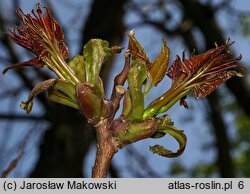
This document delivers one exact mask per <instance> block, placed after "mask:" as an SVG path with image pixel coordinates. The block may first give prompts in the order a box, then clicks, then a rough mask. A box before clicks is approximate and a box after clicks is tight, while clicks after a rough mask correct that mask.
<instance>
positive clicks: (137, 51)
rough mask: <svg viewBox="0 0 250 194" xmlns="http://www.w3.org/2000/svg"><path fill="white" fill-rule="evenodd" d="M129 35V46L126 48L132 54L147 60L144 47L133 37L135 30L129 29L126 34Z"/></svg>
mask: <svg viewBox="0 0 250 194" xmlns="http://www.w3.org/2000/svg"><path fill="white" fill-rule="evenodd" d="M128 37H129V46H128V49H129V50H130V51H131V53H132V55H134V56H136V55H137V57H140V58H141V59H143V60H147V55H146V53H145V51H144V48H143V47H142V45H141V44H140V43H139V41H138V40H137V39H136V38H135V32H134V31H130V33H129V34H128Z"/></svg>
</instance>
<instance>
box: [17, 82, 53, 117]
mask: <svg viewBox="0 0 250 194" xmlns="http://www.w3.org/2000/svg"><path fill="white" fill-rule="evenodd" d="M55 81H56V79H48V80H46V81H43V82H40V83H39V84H37V85H36V86H35V87H34V88H33V89H32V90H31V92H30V94H29V96H28V99H27V101H25V102H21V104H20V106H21V108H22V109H24V110H25V111H26V112H27V113H30V111H31V110H32V107H33V98H34V97H35V96H37V95H38V94H40V93H41V92H43V91H45V90H48V89H49V88H50V87H52V86H53V85H54V83H55Z"/></svg>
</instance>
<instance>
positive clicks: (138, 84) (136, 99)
mask: <svg viewBox="0 0 250 194" xmlns="http://www.w3.org/2000/svg"><path fill="white" fill-rule="evenodd" d="M128 48H129V49H130V52H131V55H132V62H131V67H130V69H129V73H128V86H129V89H128V91H129V93H128V94H129V95H130V99H131V105H132V108H131V111H130V114H129V115H128V118H129V119H130V120H142V117H143V112H144V96H143V93H142V86H143V84H144V82H145V80H146V78H147V69H146V65H147V56H146V54H145V52H144V49H143V47H142V46H141V45H140V43H139V42H138V41H137V40H136V38H135V37H134V34H133V33H131V32H130V33H129V46H128Z"/></svg>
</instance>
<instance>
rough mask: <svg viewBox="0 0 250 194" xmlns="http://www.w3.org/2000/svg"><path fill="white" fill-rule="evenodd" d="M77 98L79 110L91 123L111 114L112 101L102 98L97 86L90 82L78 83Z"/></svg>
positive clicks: (95, 122)
mask: <svg viewBox="0 0 250 194" xmlns="http://www.w3.org/2000/svg"><path fill="white" fill-rule="evenodd" d="M77 100H78V103H79V106H80V111H81V112H82V113H83V115H84V116H85V117H86V118H87V120H88V122H89V123H91V124H93V125H95V124H97V123H98V122H99V121H100V120H101V119H103V118H106V117H108V116H110V115H111V114H112V111H113V103H112V102H111V101H110V100H106V99H104V98H103V96H102V93H101V92H100V90H99V87H98V86H95V85H93V84H90V83H80V84H78V85H77Z"/></svg>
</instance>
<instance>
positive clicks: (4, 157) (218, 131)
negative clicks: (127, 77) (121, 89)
mask: <svg viewBox="0 0 250 194" xmlns="http://www.w3.org/2000/svg"><path fill="white" fill-rule="evenodd" d="M20 2H22V1H20ZM20 2H19V1H16V0H13V1H8V3H7V1H6V2H5V1H2V2H0V30H1V31H3V32H4V31H7V29H8V27H9V26H13V24H15V23H16V22H17V21H16V20H15V17H14V10H16V8H17V7H18V6H19V3H20ZM76 2H77V3H76ZM5 3H6V4H5ZM56 3H57V1H55V2H54V1H53V3H52V2H51V3H49V4H48V6H49V8H50V10H53V12H54V14H53V15H54V16H58V18H59V21H60V19H61V20H62V19H63V18H61V17H63V16H61V17H59V15H60V12H59V11H60V7H58V6H56V5H57V4H56ZM235 3H237V1H236V0H235V1H233V0H230V1H228V0H221V1H204V0H203V1H201V0H200V1H199V0H190V1H185V0H175V1H174V0H154V1H150V0H140V1H137V0H130V1H128V0H127V1H126V0H122V1H117V0H103V1H98V0H93V1H91V2H90V5H91V6H89V10H88V11H89V15H88V16H87V17H86V18H85V20H84V19H83V18H82V21H80V22H79V21H78V19H77V24H76V25H78V26H77V28H78V29H81V30H78V32H79V34H78V36H79V38H78V40H77V41H75V42H77V46H78V48H76V50H81V48H82V46H83V45H84V43H85V42H86V41H88V40H89V39H91V38H102V39H105V40H107V41H109V42H110V44H111V45H122V40H123V36H124V35H125V33H126V32H128V31H129V30H130V29H132V28H134V29H136V30H137V31H140V33H143V29H150V30H151V31H152V32H153V33H152V34H151V35H150V37H146V38H144V40H145V44H144V45H147V44H148V45H152V44H151V42H150V40H151V37H152V36H154V35H158V34H164V37H167V40H168V41H170V42H171V41H174V40H177V41H179V42H182V43H183V44H184V47H185V49H186V50H187V51H189V53H192V52H193V50H194V49H195V50H196V51H195V53H200V52H203V51H205V50H209V49H211V48H214V43H215V42H218V43H220V44H221V43H224V42H225V40H226V39H227V38H228V36H230V37H232V39H233V37H234V36H236V35H240V36H241V35H242V38H244V39H246V40H248V39H249V37H247V35H248V34H249V26H250V25H249V20H250V19H249V18H250V7H249V13H248V11H246V10H244V11H241V10H237V8H235V7H236V6H233V5H234V4H235ZM60 4H61V5H60V6H62V8H61V9H65V7H66V6H67V7H68V10H71V11H70V12H72V13H75V15H74V14H73V16H72V18H74V20H76V18H80V19H81V17H83V16H82V15H81V14H82V13H83V12H84V11H86V8H84V6H85V5H86V3H83V2H82V1H73V2H72V3H69V2H68V1H60ZM64 4H65V5H66V6H64V7H63V5H64ZM246 4H247V3H246ZM31 8H33V7H29V10H30V9H31ZM75 10H76V11H75ZM221 17H223V19H221ZM71 22H72V21H71ZM223 22H224V23H226V24H229V23H230V25H223ZM71 25H72V24H67V23H63V28H64V30H65V31H66V38H67V39H69V40H70V39H71V34H72V31H74V30H75V29H74V26H73V27H72V26H71ZM225 26H226V27H225ZM232 26H233V27H232ZM243 35H246V37H243ZM140 36H143V34H141V35H140ZM161 38H162V37H159V38H158V39H159V40H160V39H161ZM0 41H1V44H0V50H1V54H0V60H1V68H3V67H5V66H6V65H9V64H13V63H16V62H18V61H22V59H24V58H25V57H27V55H28V54H27V53H25V52H23V50H20V49H19V48H18V47H15V46H13V45H12V44H11V43H10V41H9V39H8V38H7V37H6V36H5V35H3V34H1V35H0ZM146 41H148V42H146ZM79 42H80V44H79ZM72 44H75V43H74V42H73V43H72ZM237 47H240V46H239V44H238V43H237V46H236V47H235V48H237ZM146 50H147V48H146ZM183 50H184V48H183V49H182V48H178V51H177V52H176V53H178V54H181V52H182V51H183ZM243 57H244V53H243ZM3 64H4V66H3V67H2V65H3ZM111 65H112V64H106V65H105V67H104V68H103V72H102V76H103V77H104V78H105V80H106V83H107V82H108V81H110V80H111V78H110V77H111V74H110V72H111V71H110V70H111V67H112V66H111ZM246 66H247V64H246ZM46 78H48V75H47V74H46V73H45V72H44V71H41V70H39V69H28V70H27V71H26V70H25V71H23V70H18V71H15V72H13V73H12V74H10V75H9V77H8V78H7V79H9V80H10V81H9V82H6V81H4V80H3V79H0V81H1V91H0V98H1V107H3V108H1V111H0V122H1V123H0V128H1V131H0V138H1V139H0V158H1V159H0V169H1V170H2V169H5V168H6V167H7V165H8V163H9V162H10V161H11V159H13V158H15V153H17V152H18V151H19V145H23V138H27V136H26V135H23V134H25V133H31V131H30V130H22V129H21V128H26V129H31V128H32V129H35V130H32V134H31V135H30V136H29V139H28V140H27V142H28V143H27V142H26V144H27V145H26V148H24V150H25V154H26V155H28V152H29V148H30V147H32V146H34V147H35V146H37V147H38V144H39V145H40V146H39V149H38V150H37V152H38V153H39V154H38V155H39V156H38V157H37V162H33V164H34V167H32V168H29V171H30V172H31V174H30V175H29V174H28V172H24V173H23V174H20V175H19V176H32V177H83V176H85V173H86V169H84V166H85V165H84V164H85V162H86V161H87V160H88V158H87V157H86V155H87V153H88V151H89V150H90V149H91V143H92V141H93V136H94V133H92V130H91V129H90V126H88V125H87V124H86V122H83V121H82V116H81V115H80V114H79V113H77V112H76V111H75V110H72V109H70V108H66V107H63V106H61V105H58V104H53V103H51V102H48V101H47V99H46V97H45V95H39V96H38V97H39V98H38V101H39V108H40V110H37V111H35V113H34V114H33V115H31V116H28V117H26V116H24V114H23V113H20V112H19V110H17V109H18V106H17V104H18V103H19V101H21V99H20V98H19V96H20V95H22V94H23V91H25V92H26V90H27V89H28V90H30V89H31V88H32V87H33V84H34V83H35V82H38V81H40V80H44V79H46ZM246 78H247V77H246ZM225 86H226V87H224V88H223V89H222V90H218V91H216V92H213V93H212V95H210V96H209V97H208V99H207V100H204V107H205V109H204V110H203V114H204V115H206V119H204V121H205V120H206V123H202V125H205V124H207V125H208V126H209V127H210V129H211V130H210V134H208V136H212V137H213V141H214V142H213V144H212V145H201V147H202V146H203V147H204V149H205V150H206V151H207V150H210V149H212V150H214V152H215V153H216V158H215V160H214V161H212V162H206V161H203V163H204V164H201V165H195V166H193V167H191V168H188V169H186V167H185V165H184V164H183V163H182V162H180V160H178V159H177V161H178V162H176V160H175V164H174V165H171V167H170V172H166V171H165V172H163V171H160V172H159V171H157V169H156V168H155V165H153V164H152V163H151V162H147V156H143V155H142V153H140V152H139V151H136V149H128V151H127V152H124V154H126V155H127V157H124V156H123V157H122V156H118V157H121V158H129V162H128V161H127V163H126V164H125V167H124V168H118V167H120V165H119V164H117V163H118V162H117V161H118V159H117V160H115V161H116V163H114V165H112V166H111V170H110V175H111V176H112V177H120V176H122V174H124V173H123V172H124V171H127V176H131V177H167V176H193V177H209V176H220V177H239V176H245V177H248V176H250V165H249V160H250V158H249V156H250V154H249V152H250V144H249V142H250V141H249V138H250V135H249V128H250V119H249V115H250V106H249V99H250V87H249V84H248V83H247V79H237V78H233V79H231V80H229V81H227V82H226V84H225ZM10 88H11V90H10ZM13 102H17V103H13ZM6 103H8V106H7V105H6ZM4 104H5V105H4ZM41 113H42V114H41ZM193 115H194V117H195V113H193ZM227 115H229V118H234V121H235V122H230V125H229V124H228V123H227V122H228V116H227ZM200 128H201V129H200V130H202V126H201V127H200ZM17 130H19V132H16V131H17ZM20 130H22V132H23V133H20ZM189 130H192V129H189ZM12 131H13V132H12ZM41 131H45V132H44V133H42V132H41ZM229 131H231V132H233V134H229ZM13 133H16V134H21V135H19V137H20V138H17V137H18V136H17V135H15V134H13ZM34 139H35V141H32V140H34ZM11 142H13V143H11ZM29 142H30V143H29ZM25 154H24V156H23V160H25V161H29V157H28V156H25ZM121 160H124V159H121ZM166 160H169V159H166ZM170 160H171V159H170ZM19 162H20V163H22V159H21V160H20V161H19ZM157 162H158V161H154V163H157ZM132 164H136V165H132ZM137 165H140V166H141V168H137V167H136V166H137ZM21 166H23V165H21V164H20V165H18V166H17V167H16V169H15V170H14V172H13V173H16V176H18V172H21V170H22V169H20V168H21ZM128 172H130V173H128ZM13 176H15V174H14V175H13Z"/></svg>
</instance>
